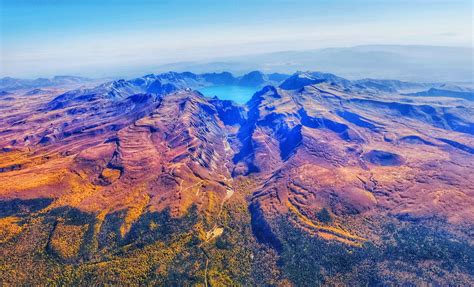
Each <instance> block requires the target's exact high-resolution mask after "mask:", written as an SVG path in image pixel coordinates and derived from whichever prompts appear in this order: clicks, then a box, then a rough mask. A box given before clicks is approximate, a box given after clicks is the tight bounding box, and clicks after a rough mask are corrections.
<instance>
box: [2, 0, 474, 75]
mask: <svg viewBox="0 0 474 287" xmlns="http://www.w3.org/2000/svg"><path fill="white" fill-rule="evenodd" d="M0 3H1V4H0V9H1V15H2V17H1V20H0V23H1V36H0V38H1V44H0V45H1V47H0V48H1V63H2V65H1V67H2V68H1V70H0V76H2V77H3V76H11V77H21V78H33V77H48V76H53V75H58V74H73V75H81V76H90V77H100V76H118V75H123V76H126V75H128V74H134V72H133V69H136V70H137V71H138V70H139V67H142V66H143V67H151V66H153V65H155V66H158V65H164V64H169V63H176V62H185V61H213V60H214V59H219V58H227V57H236V56H244V55H256V54H262V53H273V52H281V51H306V50H317V49H324V48H337V47H354V46H360V45H426V46H448V47H471V48H472V25H471V24H472V21H471V15H472V3H471V1H426V0H417V1H403V2H397V3H394V2H393V1H375V2H374V1H352V0H345V1H339V2H337V3H333V2H326V1H324V2H320V3H313V1H303V2H299V3H293V2H291V1H271V2H270V1H261V2H258V3H253V2H251V1H240V2H234V1H226V2H216V1H204V2H201V1H200V2H199V3H195V2H192V1H175V2H171V3H168V2H159V3H155V2H153V1H135V2H131V1H124V0H121V1H101V2H100V3H97V2H94V1H81V3H70V2H67V3H66V2H61V1H52V0H43V1H10V0H1V1H0Z"/></svg>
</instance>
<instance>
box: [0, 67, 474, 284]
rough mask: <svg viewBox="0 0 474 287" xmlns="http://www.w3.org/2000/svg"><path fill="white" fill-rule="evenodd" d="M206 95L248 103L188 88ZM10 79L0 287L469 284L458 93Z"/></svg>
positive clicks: (161, 79) (3, 122) (466, 184)
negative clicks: (244, 97)
mask: <svg viewBox="0 0 474 287" xmlns="http://www.w3.org/2000/svg"><path fill="white" fill-rule="evenodd" d="M213 84H214V85H226V84H227V85H231V84H232V85H242V86H252V87H256V89H257V90H258V91H257V92H256V93H255V94H254V95H253V97H252V98H251V99H250V100H249V101H248V102H247V104H245V105H238V104H236V103H234V102H232V101H225V100H219V99H218V98H209V97H205V96H204V95H202V94H201V93H199V92H197V91H195V90H194V89H195V88H196V87H199V86H203V85H213ZM11 85H13V86H11V88H9V89H5V91H4V92H3V93H2V95H1V96H0V115H1V116H0V201H1V203H0V282H3V283H5V284H6V285H24V284H33V285H47V284H52V285H55V284H59V285H83V286H89V285H103V284H113V285H172V286H174V285H181V286H183V285H184V286H189V285H197V286H224V285H225V286H228V285H247V286H248V285H259V286H312V285H314V284H316V285H317V284H325V285H330V286H336V285H341V284H342V285H348V284H356V285H404V284H415V285H423V284H434V285H456V286H468V285H472V284H474V265H473V262H474V248H473V244H474V242H473V241H472V236H473V234H474V226H473V224H472V223H473V222H474V175H473V174H474V103H473V102H472V100H471V99H470V98H469V97H470V95H471V94H468V93H471V91H470V90H469V91H466V90H462V91H460V90H459V89H458V88H456V89H458V93H462V94H461V96H459V94H456V93H455V92H453V90H456V89H454V88H450V89H449V91H451V92H450V93H448V92H443V89H442V87H440V86H439V84H415V83H407V82H400V81H387V80H373V79H366V80H358V81H350V80H347V79H344V78H341V77H338V76H335V75H332V74H325V73H317V72H314V73H312V72H304V73H303V72H298V73H295V74H293V75H291V76H285V75H281V74H270V75H265V74H263V73H260V72H252V73H249V74H246V75H244V76H241V77H234V76H232V75H231V74H230V73H217V74H201V75H196V74H192V73H172V72H170V73H166V74H160V75H146V76H143V77H140V78H136V79H131V80H117V81H111V82H106V83H101V84H99V85H97V83H96V82H91V81H84V82H81V84H80V86H78V83H77V82H74V83H73V84H71V85H70V88H68V86H67V85H63V84H61V85H60V86H49V84H48V86H47V87H38V86H36V84H35V86H26V87H25V85H20V84H18V81H16V82H15V83H14V84H11ZM15 85H17V86H16V87H15ZM435 88H437V89H438V90H437V91H439V92H436V93H423V92H422V91H425V90H430V89H435ZM407 90H410V92H406V91H407ZM431 91H433V90H431ZM413 93H419V94H413Z"/></svg>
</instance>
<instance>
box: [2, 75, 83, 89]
mask: <svg viewBox="0 0 474 287" xmlns="http://www.w3.org/2000/svg"><path fill="white" fill-rule="evenodd" d="M89 81H92V79H89V78H84V77H77V76H55V77H53V78H51V79H48V78H38V79H33V80H30V79H18V78H11V77H4V78H0V90H5V91H8V90H19V89H36V88H40V87H58V86H66V85H71V84H77V83H83V82H89Z"/></svg>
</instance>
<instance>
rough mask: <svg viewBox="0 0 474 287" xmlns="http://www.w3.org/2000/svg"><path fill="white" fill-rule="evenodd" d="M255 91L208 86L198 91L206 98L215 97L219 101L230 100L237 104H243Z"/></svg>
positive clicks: (252, 89) (254, 89) (247, 88)
mask: <svg viewBox="0 0 474 287" xmlns="http://www.w3.org/2000/svg"><path fill="white" fill-rule="evenodd" d="M257 90H258V88H255V87H245V86H208V87H202V88H199V89H198V91H199V92H201V93H202V94H203V95H205V96H207V97H214V96H217V97H218V98H219V99H221V100H232V101H234V102H236V103H238V104H245V103H246V102H247V101H248V100H250V98H252V96H253V94H254V93H255V92H256V91H257Z"/></svg>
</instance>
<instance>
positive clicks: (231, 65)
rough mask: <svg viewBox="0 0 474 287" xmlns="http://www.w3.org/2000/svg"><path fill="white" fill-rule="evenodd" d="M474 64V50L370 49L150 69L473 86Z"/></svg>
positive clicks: (270, 55) (250, 57)
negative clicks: (307, 74) (324, 74)
mask: <svg viewBox="0 0 474 287" xmlns="http://www.w3.org/2000/svg"><path fill="white" fill-rule="evenodd" d="M473 65H474V49H473V48H469V47H438V46H402V45H366V46H356V47H347V48H326V49H318V50H306V51H285V52H275V53H265V54H258V55H246V56H238V57H227V58H220V59H211V60H207V61H199V62H181V63H171V64H166V65H159V66H150V67H149V68H150V69H153V70H155V71H169V70H173V71H193V72H196V73H204V72H209V71H230V72H233V73H237V74H241V73H244V72H245V71H251V70H260V71H264V72H267V71H271V72H279V73H284V74H288V73H293V72H294V71H298V70H299V71H307V70H310V71H315V70H317V71H325V72H330V73H334V74H337V75H340V76H342V77H345V78H348V79H351V80H356V79H361V78H366V77H368V78H376V79H398V80H403V81H414V82H468V83H473V82H474V75H473V69H472V67H473ZM142 68H143V67H142Z"/></svg>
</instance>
